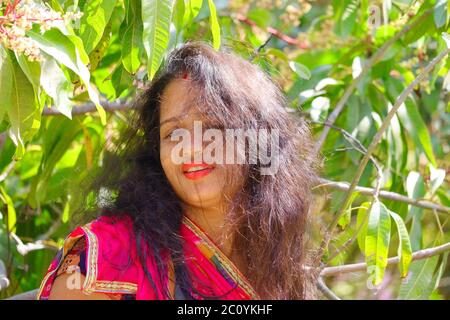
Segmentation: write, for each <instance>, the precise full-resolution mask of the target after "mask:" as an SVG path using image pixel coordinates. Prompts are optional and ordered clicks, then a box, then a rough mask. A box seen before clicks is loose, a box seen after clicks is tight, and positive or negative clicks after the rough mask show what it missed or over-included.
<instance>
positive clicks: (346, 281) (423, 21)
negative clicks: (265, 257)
mask: <svg viewBox="0 0 450 320" xmlns="http://www.w3.org/2000/svg"><path fill="white" fill-rule="evenodd" d="M22 6H30V7H35V8H36V7H38V8H41V10H43V11H41V13H42V16H40V17H38V18H36V17H37V16H32V14H31V15H30V13H29V12H28V13H27V12H26V11H25V12H24V11H23V10H22V9H20V8H23V7H22ZM14 10H17V12H18V13H17V14H16V15H13V14H12V13H11V12H14ZM20 10H22V11H20ZM449 11H450V4H449V3H448V1H443V0H437V1H434V0H428V1H414V0H400V1H391V0H383V1H381V0H379V1H375V0H374V1H369V0H342V1H337V0H320V1H307V0H298V1H290V0H257V1H243V0H217V1H212V0H203V1H201V0H175V1H170V0H159V1H152V0H142V1H141V0H103V1H101V0H89V1H86V0H73V1H72V0H51V1H20V0H15V1H14V0H9V1H7V0H6V1H5V0H3V1H0V93H1V97H2V99H1V101H0V219H1V221H0V267H1V264H4V265H5V268H6V278H7V279H8V280H6V278H3V279H2V280H0V297H2V298H5V297H9V296H12V295H14V294H17V293H20V292H25V291H28V290H32V289H35V288H37V287H38V286H39V284H40V281H41V279H42V276H43V275H44V273H45V271H46V269H47V267H48V266H49V263H50V261H51V259H52V258H53V257H54V255H55V252H56V250H57V248H58V247H59V246H60V245H61V243H62V241H63V239H64V237H65V236H66V235H67V233H68V232H69V231H70V230H71V228H73V224H71V217H72V215H73V213H74V212H75V211H76V209H77V204H78V203H80V201H79V198H77V196H78V194H77V192H78V190H79V189H80V188H83V186H82V185H80V183H81V181H82V179H83V178H85V177H86V174H87V173H88V172H89V170H91V169H95V168H96V167H97V166H100V165H101V161H102V158H103V156H104V154H105V152H108V150H109V149H110V148H111V147H112V146H113V145H114V143H115V139H116V138H117V134H118V130H119V129H120V128H122V127H123V126H126V125H127V121H128V120H127V119H128V115H129V114H130V113H132V112H133V111H132V110H131V109H130V107H129V106H130V101H131V100H132V99H133V97H134V96H135V95H136V93H137V92H139V90H141V89H142V88H143V87H144V86H145V85H146V83H148V82H149V81H151V79H152V78H153V76H154V75H155V73H156V72H157V70H158V68H159V67H160V65H161V62H162V61H163V59H164V56H165V55H166V54H167V52H168V51H170V49H171V48H173V47H175V46H176V45H177V44H179V43H182V42H184V41H186V40H189V39H193V40H204V41H209V42H211V43H212V44H213V45H214V47H215V48H219V47H221V46H227V47H229V48H232V49H233V50H234V51H236V52H237V53H238V54H240V55H242V56H244V57H245V58H246V59H249V60H252V61H253V62H254V63H257V64H259V65H260V66H261V67H262V68H264V69H265V70H266V71H267V72H268V73H270V74H271V75H272V77H273V79H274V80H275V81H277V82H278V83H279V84H280V86H281V87H282V89H283V90H284V92H285V93H286V95H287V97H288V99H289V102H290V111H291V112H296V113H298V114H299V115H302V116H304V117H306V118H308V119H309V120H310V121H311V125H312V128H313V132H314V134H315V137H316V139H317V141H318V143H317V148H318V150H320V152H321V153H322V155H323V156H324V166H323V167H324V169H323V172H322V177H323V178H324V179H323V181H322V183H321V185H319V186H317V188H316V191H317V205H316V207H315V208H314V210H313V212H312V215H313V224H312V226H311V228H310V230H311V237H312V241H311V248H312V249H315V250H317V248H319V247H321V248H322V249H323V252H321V251H320V249H319V253H323V256H321V261H322V263H323V265H324V266H327V267H332V266H341V265H348V264H352V263H356V262H364V261H365V262H366V263H367V268H365V267H364V268H363V269H362V270H359V271H354V272H341V273H333V274H329V275H327V276H324V277H323V279H324V282H323V284H325V285H326V286H327V287H328V288H330V289H331V290H332V292H334V294H336V295H337V296H338V297H340V298H344V299H396V298H399V299H419V298H421V299H428V298H430V299H448V298H449V296H450V273H449V270H450V267H449V266H448V264H447V260H448V254H447V253H446V252H448V250H449V248H448V243H449V241H450V232H449V229H450V227H449V222H448V220H449V217H450V215H449V214H450V209H449V207H450V199H449V192H448V183H449V180H448V176H446V173H448V170H449V160H450V159H449V152H448V151H449V148H450V146H449V139H448V134H449V132H450V121H449V120H450V116H449V113H448V111H449V106H450V103H449V91H450V73H449V67H450V62H449V60H448V59H447V57H445V53H448V43H446V39H445V38H443V37H442V36H441V34H442V32H445V31H447V30H448V27H449V20H450V12H449ZM21 12H22V14H23V15H22V16H21ZM67 12H69V13H72V12H74V13H77V12H81V13H82V16H81V18H80V19H76V17H75V18H74V16H73V15H72V16H70V14H69V15H66V16H64V14H66V13H67ZM27 14H29V16H28V20H29V21H31V24H30V25H29V26H28V27H26V26H25V23H24V22H23V21H24V19H25V20H26V17H27ZM21 17H22V18H21ZM33 17H34V18H33ZM64 17H65V18H64ZM20 19H22V20H20ZM33 19H34V20H33ZM20 21H22V25H20V23H19V22H20ZM49 21H50V22H51V23H49ZM21 26H22V27H23V26H25V27H24V28H23V29H24V30H25V31H24V32H23V33H20V30H18V29H14V28H16V27H18V28H19V29H20V27H21ZM11 30H14V32H13V33H14V34H13V36H14V37H19V38H14V39H16V40H17V41H19V40H20V41H22V42H20V41H19V42H17V41H16V42H12V39H13V38H11V37H9V38H8V36H7V35H8V32H9V34H11V32H12V31H11ZM17 32H19V33H17ZM24 39H25V40H24ZM27 39H28V40H27ZM20 43H23V44H24V45H23V46H22V47H20ZM27 48H28V50H27ZM440 53H443V54H444V56H443V57H442V59H441V60H440V61H439V62H438V63H437V64H436V66H434V68H433V69H432V70H431V71H430V72H428V71H427V70H426V66H427V65H429V64H430V61H431V60H432V59H433V58H434V57H436V56H438V55H439V54H440ZM36 54H37V55H38V56H37V57H34V55H36ZM33 60H34V61H33ZM424 71H425V73H424V76H423V79H421V81H418V82H417V83H414V86H413V87H412V91H411V92H410V93H409V94H408V95H407V96H406V97H405V98H406V100H405V101H404V103H403V104H400V105H399V108H398V110H397V112H396V113H395V114H394V115H393V117H392V119H390V120H389V121H387V123H388V124H389V126H388V127H387V128H386V131H385V132H384V133H383V134H382V135H381V136H380V142H379V143H375V144H374V150H373V153H372V152H370V151H369V152H368V150H367V149H368V146H369V145H370V144H371V143H372V142H373V141H374V140H376V138H375V137H376V133H377V132H378V131H380V128H382V127H383V121H384V120H385V119H386V118H387V116H388V112H389V110H391V109H392V108H394V107H395V105H396V101H397V100H398V99H399V97H400V96H401V93H402V92H403V91H404V90H405V89H406V88H407V86H408V85H409V84H411V83H412V82H413V80H414V79H415V78H416V77H417V76H418V75H419V74H420V73H422V72H424ZM400 102H401V101H400ZM340 108H341V112H339V113H338V114H337V117H336V120H335V121H331V120H330V118H329V117H330V115H331V114H332V113H333V111H336V109H340ZM87 111H89V112H87ZM327 119H328V120H327ZM326 121H330V122H327V125H325V124H324V123H325V122H326ZM327 130H329V132H327ZM324 132H325V133H324ZM364 154H365V155H366V156H367V157H368V160H369V161H368V163H367V166H362V167H361V163H362V162H363V161H362V160H363V158H364ZM369 156H370V157H369ZM358 168H361V169H363V171H362V172H361V173H362V175H361V177H360V179H359V177H356V173H357V171H358ZM354 179H356V180H354ZM340 181H341V182H352V181H355V182H356V183H357V184H358V185H359V186H365V187H368V188H372V189H371V191H370V193H373V190H376V189H377V188H381V190H383V191H390V192H393V193H395V194H396V196H395V197H393V198H392V197H385V196H384V194H383V193H381V194H379V195H377V194H376V195H375V197H374V196H373V195H368V194H367V192H366V193H364V192H360V191H358V190H357V189H356V190H350V192H349V191H345V189H348V187H346V188H344V189H342V185H339V184H338V183H336V182H340ZM375 193H376V192H375ZM399 195H403V198H401V197H398V196H399ZM405 199H406V200H405ZM407 199H409V200H407ZM418 200H424V201H425V202H423V203H426V204H428V205H425V206H422V205H411V202H414V201H418ZM430 204H431V206H430ZM328 240H330V241H329V242H328ZM321 244H322V246H320V245H321ZM439 246H441V247H440V248H442V246H444V247H443V249H442V250H438V251H437V252H434V253H433V254H432V255H431V256H430V257H427V258H426V259H419V260H416V261H413V262H411V258H412V252H416V251H420V250H422V249H425V248H434V247H439ZM397 255H399V256H400V263H399V264H392V265H388V266H386V258H387V257H388V256H389V257H391V256H397ZM397 265H398V266H397ZM344 269H345V268H344ZM0 270H1V268H0ZM325 270H327V269H325ZM328 270H330V269H328ZM366 271H367V272H366ZM0 273H1V272H0ZM0 277H1V275H0ZM6 283H9V286H7V287H6ZM321 289H322V291H323V292H324V298H332V297H333V295H332V294H331V293H330V292H329V291H327V289H326V287H324V286H321Z"/></svg>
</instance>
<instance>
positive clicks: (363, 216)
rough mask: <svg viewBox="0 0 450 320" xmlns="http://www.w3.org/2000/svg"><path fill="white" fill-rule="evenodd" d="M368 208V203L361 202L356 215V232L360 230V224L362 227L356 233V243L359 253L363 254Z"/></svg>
mask: <svg viewBox="0 0 450 320" xmlns="http://www.w3.org/2000/svg"><path fill="white" fill-rule="evenodd" d="M369 208H370V202H363V203H362V204H361V205H360V208H359V209H358V212H357V214H356V230H359V229H360V226H361V224H363V225H362V227H361V229H360V231H359V233H358V236H357V238H356V240H357V241H358V246H359V249H360V250H361V252H362V253H363V254H364V253H365V249H364V248H365V243H364V242H365V241H366V234H367V223H368V219H367V210H369Z"/></svg>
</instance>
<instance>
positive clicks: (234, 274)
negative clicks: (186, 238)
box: [183, 215, 260, 300]
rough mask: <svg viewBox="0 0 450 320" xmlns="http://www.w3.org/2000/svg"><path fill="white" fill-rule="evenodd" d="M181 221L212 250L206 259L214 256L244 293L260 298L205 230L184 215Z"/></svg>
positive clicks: (253, 297)
mask: <svg viewBox="0 0 450 320" xmlns="http://www.w3.org/2000/svg"><path fill="white" fill-rule="evenodd" d="M183 222H184V223H185V225H186V227H188V228H189V229H190V230H191V231H192V232H193V233H194V234H195V235H196V236H197V237H199V238H200V239H201V240H202V241H203V243H204V245H205V248H206V249H208V250H210V251H211V252H212V256H210V257H208V259H209V260H211V258H214V257H215V258H216V259H217V260H218V262H219V263H220V266H221V267H223V270H224V271H225V272H226V273H227V274H228V275H229V276H230V277H231V278H232V279H233V280H234V281H235V282H236V283H237V284H238V285H239V286H240V287H241V288H242V289H243V290H244V291H245V293H247V294H248V295H249V296H250V297H251V298H252V299H255V300H258V299H260V298H259V296H258V294H257V293H256V291H255V290H254V289H253V287H252V286H251V284H250V283H249V282H248V280H247V279H246V278H245V276H244V275H243V274H242V273H241V272H240V271H239V270H238V269H237V267H236V266H235V265H234V264H233V263H232V262H231V261H230V259H229V258H228V257H227V256H226V255H225V254H224V253H223V252H222V251H221V250H220V249H219V248H218V247H217V246H216V245H215V244H214V242H212V240H211V239H210V238H209V237H208V236H207V235H206V234H205V232H204V231H203V230H202V229H201V228H200V227H198V226H197V225H196V224H195V223H194V222H193V221H192V220H190V219H189V218H188V217H187V216H186V215H184V216H183Z"/></svg>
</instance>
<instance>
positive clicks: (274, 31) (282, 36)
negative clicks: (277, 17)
mask: <svg viewBox="0 0 450 320" xmlns="http://www.w3.org/2000/svg"><path fill="white" fill-rule="evenodd" d="M235 18H236V19H237V20H238V21H240V22H243V23H245V24H247V25H249V26H251V27H256V28H259V27H258V25H257V24H256V22H255V21H253V20H251V19H250V18H248V17H245V16H244V15H242V14H237V15H236V16H235ZM265 31H266V32H268V33H270V34H272V35H274V36H275V37H277V38H278V39H280V40H282V41H284V42H286V43H287V44H290V45H293V46H296V47H297V48H299V49H309V45H308V44H306V43H303V42H300V41H298V40H297V39H294V38H291V37H290V36H288V35H286V34H284V33H282V32H281V31H279V30H277V29H275V28H272V27H267V28H266V30H265Z"/></svg>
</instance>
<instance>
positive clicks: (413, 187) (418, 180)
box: [406, 171, 426, 220]
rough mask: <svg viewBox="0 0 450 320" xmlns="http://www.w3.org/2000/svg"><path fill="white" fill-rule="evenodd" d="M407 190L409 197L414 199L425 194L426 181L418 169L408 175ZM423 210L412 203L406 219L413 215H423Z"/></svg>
mask: <svg viewBox="0 0 450 320" xmlns="http://www.w3.org/2000/svg"><path fill="white" fill-rule="evenodd" d="M406 192H407V194H408V197H410V198H413V199H421V198H423V197H424V196H425V193H426V190H425V182H424V180H423V178H422V176H421V175H420V173H418V172H416V171H411V172H410V173H408V176H407V177H406ZM422 212H423V209H421V208H418V207H416V206H412V205H410V206H409V211H408V217H407V218H406V220H408V219H409V218H411V217H413V216H418V217H421V215H422Z"/></svg>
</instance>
